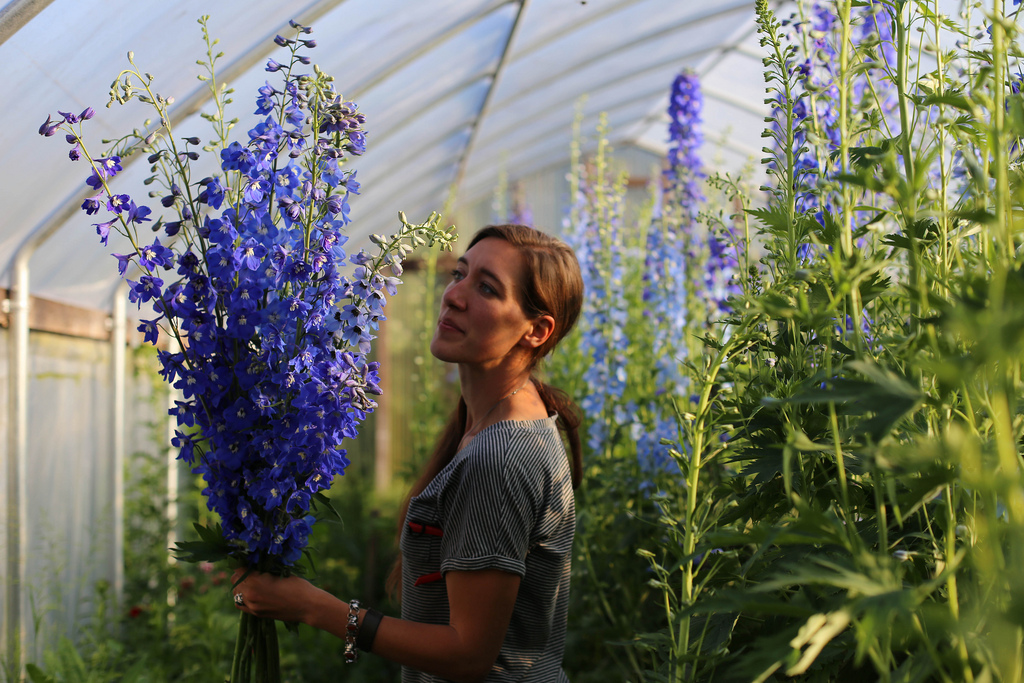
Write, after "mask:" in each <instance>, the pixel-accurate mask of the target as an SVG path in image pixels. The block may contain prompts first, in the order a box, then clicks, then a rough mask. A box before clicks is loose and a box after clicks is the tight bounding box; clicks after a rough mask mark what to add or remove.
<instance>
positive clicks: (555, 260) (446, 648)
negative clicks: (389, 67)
mask: <svg viewBox="0 0 1024 683" xmlns="http://www.w3.org/2000/svg"><path fill="white" fill-rule="evenodd" d="M582 300H583V280H582V278H581V276H580V271H579V264H578V263H577V262H576V257H575V256H574V255H573V253H572V250H571V249H570V248H569V247H568V246H566V245H565V244H564V243H562V242H560V241H559V240H557V239H554V238H552V237H549V236H547V235H545V234H543V233H540V232H538V231H536V230H533V229H531V228H527V227H525V226H521V225H499V226H489V227H486V228H484V229H483V230H481V231H480V232H479V233H477V235H476V236H475V237H474V238H473V240H472V242H471V243H470V246H469V249H468V250H467V251H466V253H465V255H464V256H462V257H461V258H460V259H459V260H458V265H457V266H456V268H455V270H454V271H453V273H452V281H451V283H450V284H449V285H448V287H447V288H446V289H445V292H444V296H443V297H442V299H441V312H440V315H439V317H438V322H437V328H436V330H435V332H434V337H433V340H432V341H431V345H430V350H431V352H432V353H433V354H434V355H435V356H436V357H437V358H439V359H441V360H443V361H446V362H449V363H455V364H457V366H458V369H459V382H460V385H461V390H462V397H461V398H460V400H459V406H458V409H457V410H456V412H455V414H454V415H453V417H452V419H451V421H450V422H449V424H448V426H447V427H446V428H445V432H444V434H443V435H442V436H441V439H440V441H439V443H438V446H437V449H436V451H435V452H434V455H433V456H432V458H431V460H430V462H428V464H427V467H426V469H425V471H424V473H423V475H422V476H421V477H420V479H419V481H417V483H416V484H415V485H414V486H413V488H412V491H411V492H410V494H409V498H408V499H407V500H406V502H405V504H404V509H403V514H402V515H401V517H400V519H401V520H403V524H402V532H401V542H400V548H401V556H400V557H399V560H398V566H396V570H395V572H394V573H393V577H395V578H396V579H397V577H399V576H400V579H401V591H402V618H401V619H396V618H389V617H383V616H382V615H380V613H379V612H376V611H375V610H366V609H361V608H360V607H359V605H358V602H357V601H352V602H350V603H346V602H344V601H342V600H341V599H339V598H337V597H335V596H333V595H330V594H329V593H326V592H325V591H322V590H320V589H318V588H316V587H314V586H313V585H312V584H310V583H309V582H307V581H305V580H303V579H301V578H298V577H288V578H279V577H273V576H270V575H265V574H257V573H251V574H249V575H248V577H247V578H246V579H245V580H244V581H242V582H241V583H238V584H237V585H236V586H235V587H234V589H233V590H234V593H235V598H234V599H235V603H236V605H238V607H239V609H242V610H245V611H247V612H249V613H251V614H254V615H256V616H262V617H272V618H275V619H281V620H283V621H296V622H303V623H306V624H309V625H311V626H314V627H316V628H320V629H323V630H325V631H328V632H331V633H333V634H335V635H337V636H338V637H339V638H341V639H343V640H345V651H346V658H347V659H349V660H350V661H351V660H354V659H355V654H356V647H358V648H359V649H362V650H366V651H370V652H373V653H374V654H377V655H380V656H382V657H387V658H388V659H391V660H394V661H396V662H398V663H400V664H402V665H403V669H402V671H403V677H402V680H403V681H406V682H410V681H412V682H417V683H419V682H426V681H439V680H451V681H488V682H491V681H522V682H524V683H526V682H535V683H557V682H559V681H565V680H567V679H566V677H565V674H564V672H562V669H561V660H562V652H563V649H564V642H565V627H566V615H567V610H568V597H569V563H570V557H571V553H572V539H573V533H574V529H575V513H574V508H573V495H572V489H573V488H574V487H575V486H576V485H577V484H578V483H579V477H580V471H581V465H580V444H579V436H578V434H577V428H578V426H579V417H578V415H577V413H576V411H575V407H574V406H573V405H572V403H571V401H569V399H568V398H567V397H566V396H565V395H564V394H562V393H561V392H559V391H557V390H555V389H552V388H551V387H548V386H546V385H544V384H543V383H541V382H539V381H537V380H536V379H533V378H532V376H531V373H532V371H533V369H534V367H535V366H536V365H537V362H538V361H539V360H540V359H541V358H542V357H543V356H544V355H545V354H547V353H548V352H549V351H550V350H551V349H552V348H553V347H554V346H555V344H557V343H558V341H559V340H560V339H562V338H563V337H564V336H565V335H566V334H567V333H568V332H569V330H570V329H572V327H573V325H574V324H575V323H576V319H577V317H578V316H579V311H580V306H581V304H582ZM556 424H557V426H556ZM558 427H561V428H562V429H563V430H564V431H565V432H566V436H567V437H568V440H569V443H570V448H571V450H572V463H571V467H570V462H569V459H568V458H567V457H566V454H565V450H564V448H563V446H562V441H561V438H560V437H559V434H558ZM243 575H244V570H242V569H239V570H237V571H236V572H235V577H234V578H235V581H236V582H237V581H238V580H239V579H240V578H241V577H242V576H243ZM395 583H397V580H396V581H395Z"/></svg>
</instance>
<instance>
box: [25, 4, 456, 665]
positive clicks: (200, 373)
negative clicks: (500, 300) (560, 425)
mask: <svg viewBox="0 0 1024 683" xmlns="http://www.w3.org/2000/svg"><path fill="white" fill-rule="evenodd" d="M200 23H201V24H202V25H203V31H204V35H205V36H206V39H207V47H208V58H209V61H207V62H203V63H204V65H205V66H206V68H207V75H206V76H204V77H203V78H204V80H206V81H208V83H209V84H210V88H211V91H212V94H213V97H214V100H215V101H216V102H217V114H216V115H215V116H211V119H212V120H213V123H214V132H215V134H216V136H217V138H216V140H215V141H214V143H213V144H212V148H213V149H214V150H218V151H219V161H220V169H221V171H222V175H221V174H217V175H212V176H208V177H205V178H203V179H201V180H198V181H197V180H195V179H194V176H193V174H192V164H193V163H194V162H197V161H198V160H199V159H200V157H201V153H200V152H201V150H202V149H203V146H202V143H201V141H200V140H199V139H198V138H178V137H176V136H175V134H174V131H173V130H172V128H171V123H170V121H171V117H170V116H169V107H170V104H171V101H170V100H169V99H165V98H163V97H161V96H160V95H158V94H157V93H156V92H155V90H154V89H153V86H152V84H153V77H152V76H150V75H149V74H146V73H144V72H141V71H140V70H139V69H138V68H137V67H136V66H135V64H134V62H133V61H132V55H131V53H129V62H130V64H131V67H130V68H128V69H125V70H124V71H122V72H121V73H120V74H119V76H118V78H117V79H115V81H114V83H113V85H112V88H111V103H113V102H117V103H119V104H125V103H127V102H129V101H130V100H132V99H137V100H138V101H140V102H141V103H143V104H146V105H149V106H151V107H152V108H153V109H154V110H155V113H156V120H157V121H159V125H157V126H156V127H155V128H153V129H152V130H150V131H148V132H144V133H134V134H132V135H129V136H126V137H125V138H122V139H121V140H119V141H117V143H116V144H115V146H114V148H113V149H112V150H110V151H107V152H104V153H102V154H98V155H94V154H92V153H91V152H90V151H89V150H88V149H87V147H86V141H85V138H84V136H83V134H82V123H83V122H84V121H86V120H89V119H90V118H92V116H93V111H92V110H91V109H87V110H86V111H85V112H83V113H82V114H80V115H74V114H66V113H62V114H61V119H59V120H58V121H56V122H53V121H52V120H51V119H50V118H49V117H48V118H47V122H46V123H44V124H43V126H42V127H41V128H40V133H42V134H44V135H51V134H53V133H54V132H56V131H57V130H63V131H64V132H65V134H66V138H67V141H68V142H69V143H71V144H73V145H74V147H73V150H72V154H71V157H72V159H75V158H76V157H78V158H82V159H85V160H86V162H87V163H88V164H89V165H90V166H91V169H92V170H91V173H90V175H89V177H88V179H87V181H86V182H87V183H88V184H89V185H90V186H91V187H92V188H94V189H95V190H96V191H97V194H96V195H94V196H92V197H90V198H88V199H87V200H86V201H85V202H84V203H83V206H82V208H83V210H84V211H85V212H86V213H87V214H89V215H96V214H99V213H100V212H101V211H104V210H105V212H106V217H107V220H105V221H103V222H100V223H98V224H95V228H96V230H97V232H98V233H99V236H100V239H101V241H102V242H103V243H104V244H107V241H108V238H109V236H110V232H111V231H114V232H116V233H119V234H120V235H121V236H123V237H124V238H126V239H127V242H128V245H129V248H128V250H127V252H126V253H124V254H114V256H115V257H116V259H117V265H118V270H119V272H120V274H121V275H122V276H123V277H125V278H126V279H127V282H128V286H129V298H130V300H131V301H132V302H133V303H136V304H138V306H139V307H140V309H141V308H142V307H143V305H146V308H147V309H150V308H151V309H152V311H153V314H154V315H153V316H152V317H151V318H149V319H144V320H142V321H141V324H140V325H139V331H140V332H142V333H143V335H144V336H145V339H146V341H149V342H151V343H154V344H156V343H157V342H158V340H159V338H160V336H161V335H167V334H169V335H171V336H173V337H174V338H175V339H176V341H177V342H178V344H177V348H178V349H180V350H177V351H170V350H161V351H160V352H159V360H160V363H161V366H162V375H163V377H164V379H165V380H166V381H167V382H168V383H169V384H171V385H172V386H173V387H174V388H175V389H176V390H178V391H179V392H180V395H181V397H182V400H178V401H176V402H175V403H176V407H175V408H174V409H173V410H172V411H171V414H172V415H173V416H174V417H175V419H176V421H177V424H178V430H177V431H176V433H175V438H174V445H175V447H177V448H178V449H180V454H179V458H180V459H181V460H183V461H185V462H186V463H188V464H189V465H190V466H191V467H192V471H193V473H195V474H197V475H200V476H201V477H202V479H203V481H204V482H205V484H206V487H205V488H204V490H203V494H204V496H205V497H206V503H207V506H208V507H209V508H210V510H212V511H214V512H216V513H217V515H218V517H219V518H220V524H219V525H218V526H217V527H216V528H214V529H204V528H199V527H197V530H198V531H199V534H200V540H199V541H190V542H184V543H181V544H179V546H178V549H177V550H178V555H179V557H181V558H183V559H188V560H215V559H223V558H228V557H230V558H233V560H234V561H236V562H239V563H241V564H243V565H244V566H247V567H249V568H252V569H255V570H259V571H264V572H271V573H274V574H280V575H287V574H290V573H293V572H296V571H299V567H298V566H297V565H296V562H297V561H298V560H299V559H300V557H301V556H302V554H303V553H304V552H305V551H306V544H307V540H308V537H309V533H310V529H311V526H312V524H313V522H314V519H315V518H314V514H313V513H314V512H316V510H317V503H318V502H319V503H320V504H321V505H325V504H326V505H328V507H329V504H328V503H327V499H326V498H325V497H324V496H323V491H324V490H325V489H327V488H328V487H329V486H330V484H331V482H332V481H333V479H334V477H335V476H337V475H340V474H343V473H344V471H345V468H346V466H347V465H348V464H349V461H348V459H347V457H346V451H345V449H344V448H343V446H342V443H343V441H344V440H345V439H347V438H348V439H351V438H355V437H356V435H357V434H358V428H359V424H360V423H361V422H362V421H363V420H364V419H365V418H366V415H367V414H368V413H370V412H372V411H373V409H374V408H375V407H376V402H375V401H374V399H373V396H374V395H376V394H379V393H380V388H379V375H378V373H379V364H378V363H377V362H372V361H370V360H369V354H370V350H371V342H372V340H373V339H374V332H375V331H377V329H378V326H379V324H380V322H381V321H383V320H384V307H385V304H386V302H387V296H388V295H393V294H395V293H396V287H397V285H398V284H400V280H399V278H398V276H400V275H401V273H402V265H401V264H402V261H403V259H404V257H405V256H406V255H407V254H408V253H409V252H410V251H411V250H412V249H413V247H414V246H417V245H420V244H426V243H430V244H435V243H439V244H441V245H442V247H445V248H450V246H451V243H452V241H453V235H452V234H451V233H450V232H447V231H444V230H441V229H440V228H439V227H438V225H437V222H438V216H437V215H434V216H432V217H431V218H430V220H428V221H427V222H425V223H423V224H419V225H415V224H412V223H409V222H408V221H407V220H406V218H405V216H404V215H400V220H401V227H400V229H399V230H398V231H397V232H396V233H395V234H393V235H391V236H388V237H385V236H381V235H373V236H371V241H372V242H373V243H374V245H375V246H376V250H375V251H374V252H371V253H367V252H363V251H361V252H359V253H357V254H352V255H351V256H350V255H348V254H347V253H346V251H345V249H344V244H345V242H346V240H347V237H346V236H345V234H344V230H345V226H346V225H347V224H348V223H349V220H350V219H349V204H348V200H349V198H350V197H351V196H352V195H354V194H358V191H359V184H358V182H357V181H356V178H355V171H350V170H346V169H344V167H343V166H344V164H345V163H346V161H347V160H348V159H349V158H350V157H352V156H359V155H361V154H363V152H364V151H365V148H366V138H365V133H364V131H363V124H364V122H365V117H364V116H363V115H362V114H361V113H359V111H358V108H357V107H356V105H355V104H354V103H352V102H347V101H345V100H344V99H343V98H342V97H341V96H340V95H339V94H338V93H337V92H336V91H335V89H334V85H333V79H332V78H331V77H330V76H328V75H326V74H324V73H323V72H322V71H320V69H319V68H318V67H315V66H314V67H313V70H312V73H300V72H301V71H303V70H304V67H305V66H306V65H308V64H310V59H309V57H307V56H306V55H305V54H304V52H305V51H306V50H309V49H312V48H314V47H315V46H316V42H315V41H314V40H313V39H312V38H309V37H308V35H309V33H310V31H311V29H309V28H308V27H305V26H301V25H299V24H296V23H294V22H293V23H292V28H293V29H294V31H295V33H294V34H293V37H288V38H286V37H282V36H278V37H277V38H276V39H275V43H277V44H278V45H279V46H281V47H282V48H284V49H285V51H286V54H287V59H286V60H283V61H282V62H280V63H279V62H277V61H275V60H273V59H271V60H269V61H268V62H267V67H266V70H267V72H268V73H270V74H274V76H273V78H275V79H276V80H275V84H273V85H272V84H271V83H270V82H269V81H268V82H267V83H266V84H265V85H264V86H262V87H260V88H259V92H258V94H257V98H256V110H255V113H256V114H258V115H260V116H261V117H262V120H260V122H259V123H258V124H257V125H256V126H255V127H254V128H253V129H251V130H250V131H249V132H248V139H247V140H246V141H245V142H244V144H243V143H240V142H237V141H232V142H229V141H228V140H227V134H228V131H229V130H230V125H225V124H224V123H223V121H224V118H223V117H224V104H225V102H224V97H225V91H224V90H223V89H222V88H219V87H218V85H217V78H216V71H215V65H216V61H217V58H218V56H219V55H217V54H215V53H214V48H213V45H214V42H215V41H211V40H210V38H209V35H208V33H207V31H206V18H205V17H204V18H203V19H201V20H200ZM131 154H146V155H148V158H147V162H148V163H149V164H150V165H151V172H152V175H151V176H150V177H149V178H148V179H147V181H146V184H147V185H155V186H156V187H158V188H160V189H159V190H157V191H156V194H157V195H158V196H159V195H162V197H161V199H160V204H161V207H162V211H161V213H162V214H163V215H162V216H161V217H160V218H158V219H157V220H156V221H155V222H154V221H153V217H154V215H155V214H154V212H153V210H152V209H150V208H149V207H148V206H146V205H143V204H141V203H140V204H136V202H135V200H134V199H133V198H132V197H131V196H130V195H128V194H124V193H122V192H121V191H120V188H117V189H115V188H116V184H117V182H116V180H115V177H116V176H117V175H118V173H119V172H120V171H121V170H122V159H123V158H125V157H126V156H128V155H131ZM145 223H152V227H153V230H154V231H160V232H162V233H163V235H162V238H163V239H164V240H165V242H164V243H162V242H161V236H158V237H156V238H155V239H154V240H153V242H152V243H147V242H146V240H145V239H144V232H143V228H144V227H148V226H145V225H144V224H145ZM237 642H238V644H237V646H236V650H235V658H234V664H233V666H232V671H231V681H232V683H236V682H239V681H249V680H255V681H257V682H259V683H263V682H264V681H267V682H271V683H276V682H277V681H279V680H280V666H279V662H278V657H277V641H276V629H275V626H274V623H273V621H272V620H264V619H258V618H254V617H251V616H249V615H248V614H243V615H242V617H241V624H240V628H239V634H238V641H237Z"/></svg>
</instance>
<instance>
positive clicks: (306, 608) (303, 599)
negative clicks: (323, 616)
mask: <svg viewBox="0 0 1024 683" xmlns="http://www.w3.org/2000/svg"><path fill="white" fill-rule="evenodd" d="M246 571H247V570H246V569H244V568H241V567H239V568H238V569H236V570H235V573H234V574H232V575H231V585H232V586H233V587H232V589H231V592H232V599H233V600H234V601H235V606H236V607H237V608H238V609H240V610H242V611H243V612H248V613H249V614H252V615H253V616H257V617H266V618H269V619H279V620H281V621H296V622H302V623H307V624H308V623H310V618H311V616H312V615H313V614H314V613H315V611H316V610H317V608H318V607H319V606H322V605H323V604H324V603H325V602H328V601H330V600H332V599H335V598H333V596H331V595H330V594H329V593H327V592H326V591H323V590H320V589H319V588H317V587H316V586H314V585H313V584H311V583H310V582H309V581H306V580H305V579H303V578H301V577H298V576H288V577H281V576H274V575H272V574H263V573H261V572H257V571H250V572H249V574H248V576H246ZM243 576H245V580H243V581H242V582H241V583H238V582H239V581H240V580H241V579H242V577H243ZM235 584H237V585H235ZM237 595H241V596H242V597H241V601H239V599H238V598H237V597H234V596H237Z"/></svg>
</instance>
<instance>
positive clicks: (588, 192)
mask: <svg viewBox="0 0 1024 683" xmlns="http://www.w3.org/2000/svg"><path fill="white" fill-rule="evenodd" d="M598 183H601V180H600V179H592V178H589V177H587V175H586V174H583V175H582V177H580V179H579V188H578V191H577V196H576V198H575V203H576V206H575V207H574V209H573V211H572V215H573V216H574V217H575V218H576V220H575V223H573V221H572V220H571V219H567V225H566V228H567V233H566V240H567V242H568V243H569V244H570V245H571V246H572V247H573V249H574V250H575V252H576V258H577V260H578V261H579V264H580V271H581V273H582V275H583V284H584V297H585V298H584V302H583V310H582V319H581V323H580V329H581V337H580V350H581V351H582V352H583V354H584V355H585V356H586V357H587V358H588V359H589V360H590V363H589V364H588V365H587V370H586V372H585V374H584V377H583V380H584V383H585V386H586V394H585V395H584V396H583V397H582V399H581V401H580V407H581V408H582V409H583V412H584V413H585V414H586V415H587V416H588V420H587V445H588V447H589V449H590V450H591V451H592V452H594V453H602V452H604V449H605V446H606V445H607V444H608V439H609V431H608V425H609V421H610V419H611V418H612V416H611V415H610V414H609V413H610V411H611V410H612V408H613V406H614V402H615V400H616V399H617V398H619V397H621V396H622V395H623V393H624V392H625V388H626V354H625V347H626V346H627V345H628V344H629V340H628V339H627V338H626V334H625V328H626V322H627V320H628V318H629V312H628V310H627V307H626V299H625V297H623V296H622V291H623V275H624V272H623V267H624V263H623V261H624V249H623V244H622V235H621V231H622V229H623V228H622V197H613V196H609V195H610V194H611V193H610V192H608V189H609V188H607V187H605V188H603V189H602V194H604V196H605V197H606V202H608V206H606V207H599V206H598V205H597V193H596V192H595V187H594V185H595V184H598Z"/></svg>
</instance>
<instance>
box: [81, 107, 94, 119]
mask: <svg viewBox="0 0 1024 683" xmlns="http://www.w3.org/2000/svg"><path fill="white" fill-rule="evenodd" d="M95 115H96V112H95V111H94V110H93V108H92V107H86V108H85V109H84V110H83V111H82V113H81V114H79V115H78V118H80V119H82V120H83V121H88V120H89V119H91V118H92V117H93V116H95Z"/></svg>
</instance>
